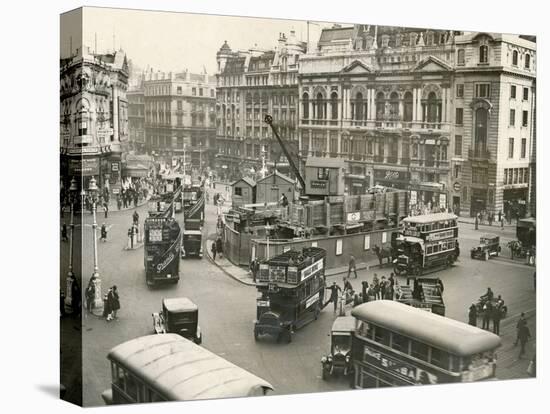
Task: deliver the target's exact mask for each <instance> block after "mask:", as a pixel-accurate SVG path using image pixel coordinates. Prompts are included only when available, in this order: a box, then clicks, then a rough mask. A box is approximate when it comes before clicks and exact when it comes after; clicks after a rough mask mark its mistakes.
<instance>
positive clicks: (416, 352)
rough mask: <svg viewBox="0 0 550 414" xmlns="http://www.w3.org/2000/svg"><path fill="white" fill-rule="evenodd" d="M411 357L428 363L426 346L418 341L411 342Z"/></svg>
mask: <svg viewBox="0 0 550 414" xmlns="http://www.w3.org/2000/svg"><path fill="white" fill-rule="evenodd" d="M411 355H412V356H413V357H415V358H418V359H421V360H423V361H428V345H426V344H423V343H422V342H418V341H411Z"/></svg>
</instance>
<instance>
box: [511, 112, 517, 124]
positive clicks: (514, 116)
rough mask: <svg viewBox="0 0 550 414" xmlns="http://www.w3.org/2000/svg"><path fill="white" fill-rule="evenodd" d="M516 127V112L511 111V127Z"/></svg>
mask: <svg viewBox="0 0 550 414" xmlns="http://www.w3.org/2000/svg"><path fill="white" fill-rule="evenodd" d="M515 125H516V110H515V109H510V126H515Z"/></svg>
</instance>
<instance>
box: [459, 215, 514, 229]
mask: <svg viewBox="0 0 550 414" xmlns="http://www.w3.org/2000/svg"><path fill="white" fill-rule="evenodd" d="M497 220H498V217H497V218H496V219H495V221H494V222H493V224H492V225H491V226H489V223H488V222H486V221H484V222H483V224H482V223H478V226H479V228H482V227H483V228H484V229H485V228H486V229H490V228H493V229H500V228H501V225H500V223H499V222H498V221H497ZM503 220H504V228H515V227H516V224H517V222H516V219H513V220H512V223H511V224H509V223H508V221H506V220H505V219H504V218H503ZM457 221H458V222H459V223H465V224H471V225H472V226H475V217H464V216H459V217H458V219H457Z"/></svg>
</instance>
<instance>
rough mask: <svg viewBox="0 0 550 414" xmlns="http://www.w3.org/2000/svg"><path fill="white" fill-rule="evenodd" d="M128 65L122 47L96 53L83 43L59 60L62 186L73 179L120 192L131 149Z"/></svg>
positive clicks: (79, 182)
mask: <svg viewBox="0 0 550 414" xmlns="http://www.w3.org/2000/svg"><path fill="white" fill-rule="evenodd" d="M127 87H128V65H127V60H126V54H125V53H124V52H123V51H122V50H119V51H116V52H113V53H106V54H97V53H92V52H90V50H89V48H87V47H84V48H81V49H79V50H78V51H77V53H76V54H75V55H73V56H71V57H69V58H65V59H61V62H60V105H61V107H60V116H61V119H60V135H61V136H60V151H61V177H62V183H61V185H62V189H65V190H67V189H68V188H69V187H70V181H71V179H72V178H73V177H74V178H76V179H77V181H78V185H79V187H80V186H81V185H82V186H83V187H84V188H88V181H89V180H90V179H91V177H92V176H95V178H96V181H97V184H98V186H99V187H100V188H101V189H102V190H103V191H106V190H107V189H108V190H109V191H111V192H113V191H114V192H116V189H118V188H120V185H121V175H120V174H121V161H122V155H123V153H124V152H126V151H127V150H128V101H127V99H126V90H127Z"/></svg>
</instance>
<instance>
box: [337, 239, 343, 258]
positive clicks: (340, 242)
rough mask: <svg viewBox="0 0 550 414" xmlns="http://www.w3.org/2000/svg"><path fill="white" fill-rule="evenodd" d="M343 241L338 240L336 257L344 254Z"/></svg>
mask: <svg viewBox="0 0 550 414" xmlns="http://www.w3.org/2000/svg"><path fill="white" fill-rule="evenodd" d="M342 243H343V241H342V239H338V240H336V256H340V255H341V254H342Z"/></svg>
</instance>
